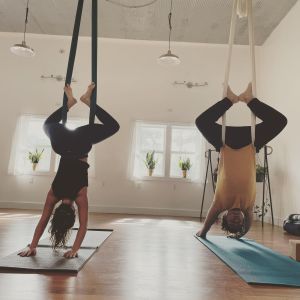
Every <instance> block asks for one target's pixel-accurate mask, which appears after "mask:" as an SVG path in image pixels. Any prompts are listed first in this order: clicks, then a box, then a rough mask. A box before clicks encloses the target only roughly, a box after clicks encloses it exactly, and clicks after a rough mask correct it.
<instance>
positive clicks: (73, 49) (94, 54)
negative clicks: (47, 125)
mask: <svg viewBox="0 0 300 300" xmlns="http://www.w3.org/2000/svg"><path fill="white" fill-rule="evenodd" d="M83 1H84V0H78V4H77V11H76V17H75V23H74V29H73V35H72V42H71V48H70V54H69V61H68V67H67V75H66V81H65V85H67V84H70V83H71V80H72V74H73V67H74V62H75V57H76V50H77V44H78V36H79V29H80V23H81V15H82V8H83ZM97 2H98V0H92V56H91V57H92V60H91V69H92V82H94V83H95V88H94V90H93V93H92V96H91V104H90V117H89V124H93V123H94V121H95V110H96V101H97V38H98V33H97V30H98V22H97V21H98V20H97V14H98V7H97V6H98V3H97ZM67 103H68V99H67V95H66V94H65V93H64V97H63V109H62V122H63V124H66V121H67V112H68V107H67Z"/></svg>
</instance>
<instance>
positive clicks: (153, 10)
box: [0, 0, 297, 45]
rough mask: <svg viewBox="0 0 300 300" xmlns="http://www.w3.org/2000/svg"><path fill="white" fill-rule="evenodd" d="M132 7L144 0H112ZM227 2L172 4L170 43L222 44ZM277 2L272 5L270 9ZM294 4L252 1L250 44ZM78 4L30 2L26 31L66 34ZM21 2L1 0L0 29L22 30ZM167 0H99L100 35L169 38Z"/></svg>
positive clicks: (240, 37) (86, 21) (241, 38)
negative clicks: (145, 4)
mask: <svg viewBox="0 0 300 300" xmlns="http://www.w3.org/2000/svg"><path fill="white" fill-rule="evenodd" d="M117 1H120V2H122V1H123V3H125V4H136V3H141V2H145V1H146V0H139V1H137V0H117ZM232 2H233V1H232V0H173V17H172V23H173V32H172V40H175V41H184V42H195V43H217V44H223V43H227V40H228V34H229V24H230V17H231V7H232ZM275 2H276V5H275ZM296 2H297V0H276V1H274V0H253V13H254V20H255V21H254V22H255V40H256V44H257V45H261V44H263V43H264V41H265V40H266V39H267V37H268V36H269V35H270V34H271V32H272V31H273V30H274V28H276V26H277V25H278V24H279V23H280V21H281V20H282V19H283V18H284V17H285V15H286V14H287V13H288V12H289V10H290V9H291V8H292V7H293V5H294V4H295V3H296ZM76 4H77V1H75V0H42V1H41V0H31V1H30V15H29V24H28V32H31V33H38V34H52V35H53V34H54V35H71V34H72V28H73V22H74V16H75V11H76ZM25 5H26V0H0V31H2V32H22V31H23V27H24V14H25ZM169 7H170V1H169V0H157V1H156V2H155V3H154V4H152V5H151V6H148V7H144V8H135V9H132V8H124V7H120V6H116V5H114V4H112V3H110V2H109V1H108V0H99V35H100V36H101V37H109V38H121V39H138V40H156V41H164V40H167V39H168V13H169ZM90 10H91V1H90V0H86V1H85V6H84V11H83V16H82V24H81V31H80V35H82V36H88V35H90ZM247 34H248V32H247V23H246V21H245V20H243V19H242V20H239V21H238V24H237V34H236V43H238V44H247V43H248V36H247Z"/></svg>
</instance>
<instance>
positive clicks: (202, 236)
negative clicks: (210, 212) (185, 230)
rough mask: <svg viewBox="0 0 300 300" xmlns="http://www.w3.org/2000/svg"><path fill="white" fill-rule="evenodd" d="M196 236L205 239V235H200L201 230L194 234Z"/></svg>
mask: <svg viewBox="0 0 300 300" xmlns="http://www.w3.org/2000/svg"><path fill="white" fill-rule="evenodd" d="M196 236H198V237H201V238H203V239H206V234H205V233H202V230H200V231H198V232H197V233H196Z"/></svg>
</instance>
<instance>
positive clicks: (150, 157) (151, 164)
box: [144, 150, 157, 176]
mask: <svg viewBox="0 0 300 300" xmlns="http://www.w3.org/2000/svg"><path fill="white" fill-rule="evenodd" d="M154 154H155V151H154V150H153V151H149V152H147V154H146V160H144V162H145V165H146V167H147V169H148V175H149V176H152V174H153V170H154V169H155V165H156V163H157V160H155V159H154Z"/></svg>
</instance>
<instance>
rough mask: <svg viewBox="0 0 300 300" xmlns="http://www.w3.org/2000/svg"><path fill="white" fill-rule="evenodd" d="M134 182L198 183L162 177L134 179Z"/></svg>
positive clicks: (185, 179)
mask: <svg viewBox="0 0 300 300" xmlns="http://www.w3.org/2000/svg"><path fill="white" fill-rule="evenodd" d="M132 180H133V181H162V182H181V183H196V184H197V183H198V181H192V180H191V179H190V178H180V177H160V176H143V177H140V178H136V177H134V178H133V179H132Z"/></svg>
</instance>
